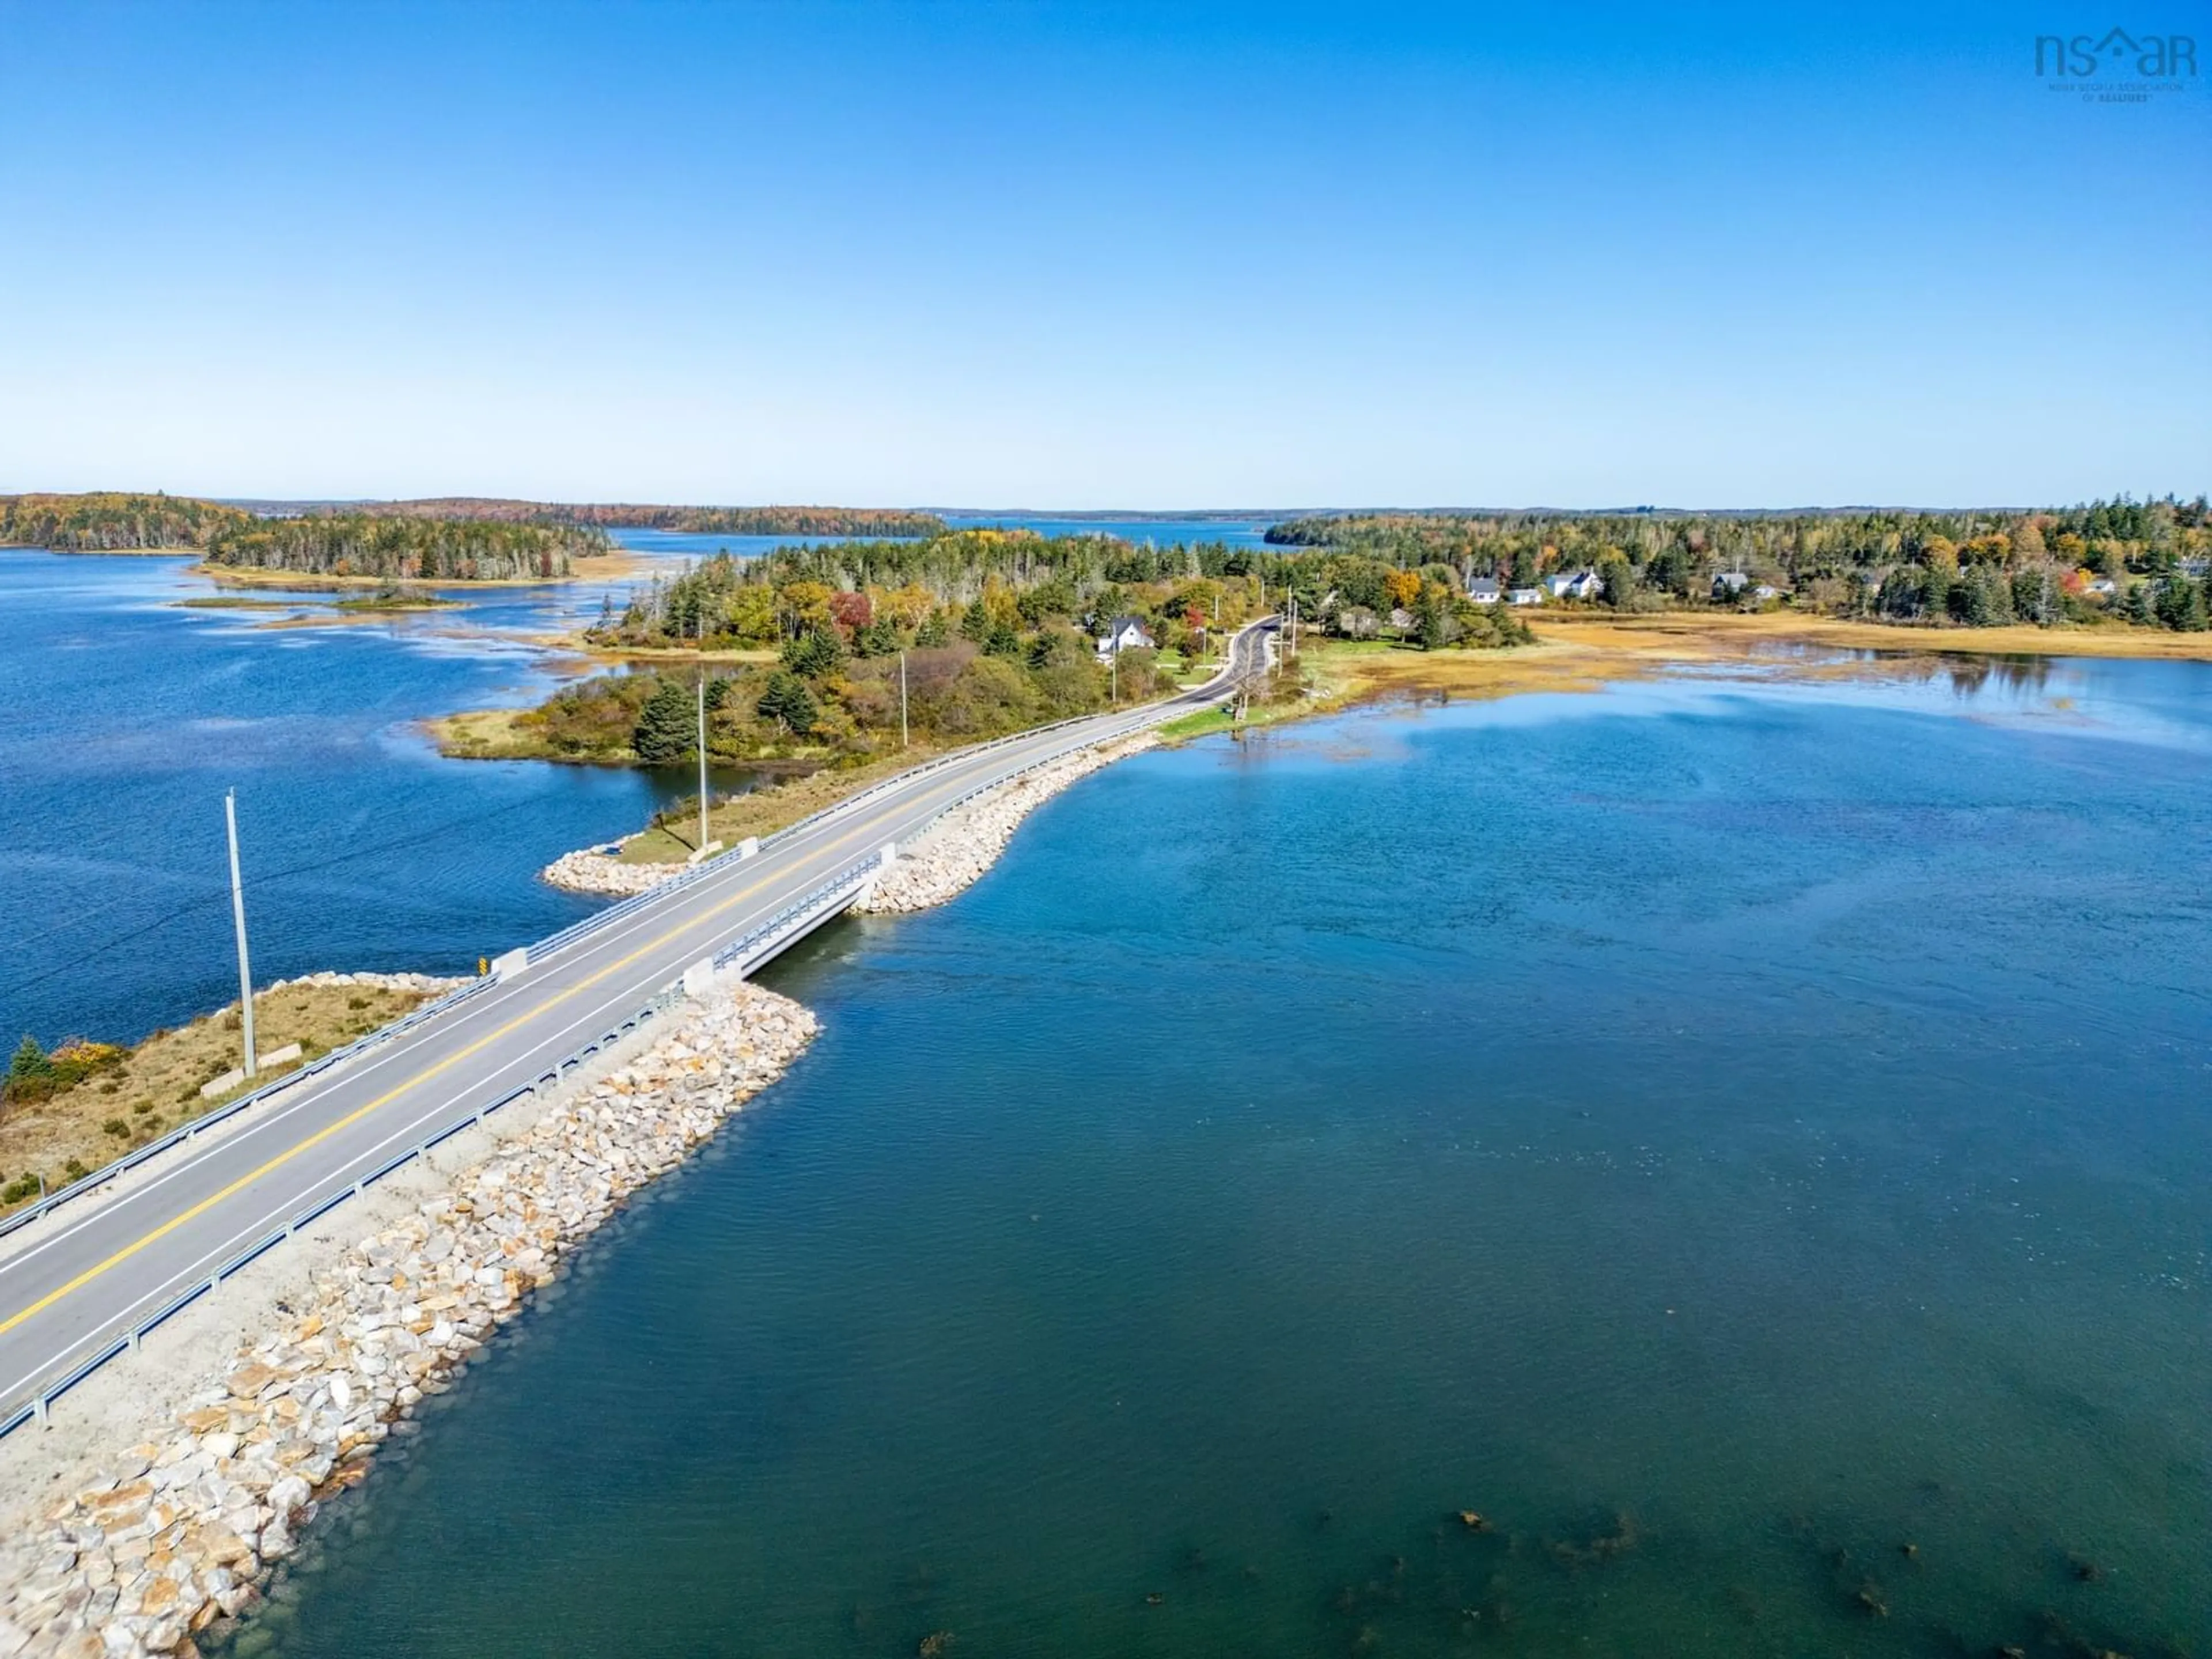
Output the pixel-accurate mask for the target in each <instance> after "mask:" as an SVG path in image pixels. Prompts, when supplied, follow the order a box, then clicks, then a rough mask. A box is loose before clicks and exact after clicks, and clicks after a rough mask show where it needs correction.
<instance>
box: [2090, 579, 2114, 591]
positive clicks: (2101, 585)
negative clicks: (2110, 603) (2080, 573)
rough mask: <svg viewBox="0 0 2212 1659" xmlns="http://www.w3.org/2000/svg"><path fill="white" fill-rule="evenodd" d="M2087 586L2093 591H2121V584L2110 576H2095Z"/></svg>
mask: <svg viewBox="0 0 2212 1659" xmlns="http://www.w3.org/2000/svg"><path fill="white" fill-rule="evenodd" d="M2087 587H2088V591H2089V592H2092V593H2117V592H2119V591H2120V585H2119V584H2118V582H2116V581H2114V580H2112V578H2111V577H2110V576H2093V577H2091V578H2090V579H2089V581H2088V583H2087Z"/></svg>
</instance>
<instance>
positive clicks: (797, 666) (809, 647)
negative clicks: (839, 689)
mask: <svg viewBox="0 0 2212 1659" xmlns="http://www.w3.org/2000/svg"><path fill="white" fill-rule="evenodd" d="M844 660H845V647H843V646H842V645H841V644H839V643H838V641H837V636H836V635H835V634H834V633H831V632H829V631H828V630H826V629H819V628H814V629H808V630H807V631H806V632H805V633H804V634H801V635H799V636H798V637H797V638H795V639H793V641H791V643H790V644H788V645H787V646H785V647H783V665H784V666H785V667H786V668H787V669H789V670H790V671H792V672H793V673H794V674H804V675H805V676H806V677H807V678H810V679H812V678H819V677H820V676H822V675H823V674H827V673H830V672H832V671H835V670H836V667H837V665H839V664H840V663H842V662H843V661H844Z"/></svg>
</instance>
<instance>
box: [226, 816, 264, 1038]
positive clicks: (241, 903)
mask: <svg viewBox="0 0 2212 1659" xmlns="http://www.w3.org/2000/svg"><path fill="white" fill-rule="evenodd" d="M222 822H223V827H224V828H225V829H228V831H229V832H230V919H231V921H233V922H234V924H235V925H236V927H237V928H238V1011H239V1018H240V1023H241V1024H244V1026H245V1027H246V1076H248V1077H252V1075H253V1074H254V1073H256V1072H257V1071H258V1070H259V1069H260V1066H259V1064H258V1061H257V1060H255V1057H254V1053H253V969H252V968H250V967H248V966H247V965H246V887H245V884H243V883H242V882H240V880H239V878H238V791H236V790H235V789H231V790H227V791H225V792H224V794H223V798H222Z"/></svg>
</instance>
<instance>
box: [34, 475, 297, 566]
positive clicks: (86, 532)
mask: <svg viewBox="0 0 2212 1659" xmlns="http://www.w3.org/2000/svg"><path fill="white" fill-rule="evenodd" d="M252 517H253V515H252V513H246V512H244V511H242V510H241V509H240V508H238V507H224V506H222V505H221V504H220V503H218V502H215V501H195V500H193V499H192V498H191V497H190V496H188V495H133V494H131V493H128V492H125V491H120V490H102V491H98V492H95V493H94V494H90V495H0V544H9V545H12V546H18V547H50V548H53V549H56V550H58V551H60V552H64V553H127V552H132V551H137V550H143V549H146V548H154V547H184V548H191V549H195V550H197V549H204V548H205V547H206V546H207V544H209V542H210V541H211V540H212V539H213V538H215V537H216V535H218V534H220V533H221V532H224V531H226V530H232V529H235V528H237V527H239V526H241V525H245V524H248V523H250V522H252Z"/></svg>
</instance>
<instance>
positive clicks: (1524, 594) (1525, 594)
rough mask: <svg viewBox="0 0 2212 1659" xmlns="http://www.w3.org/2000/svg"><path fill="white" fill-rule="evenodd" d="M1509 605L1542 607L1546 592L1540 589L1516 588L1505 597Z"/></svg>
mask: <svg viewBox="0 0 2212 1659" xmlns="http://www.w3.org/2000/svg"><path fill="white" fill-rule="evenodd" d="M1505 602H1506V603H1507V604H1508V605H1541V604H1543V602H1544V590H1543V589H1542V588H1541V587H1516V588H1515V589H1514V590H1513V591H1512V592H1510V593H1508V594H1507V595H1506V596H1505Z"/></svg>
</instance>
